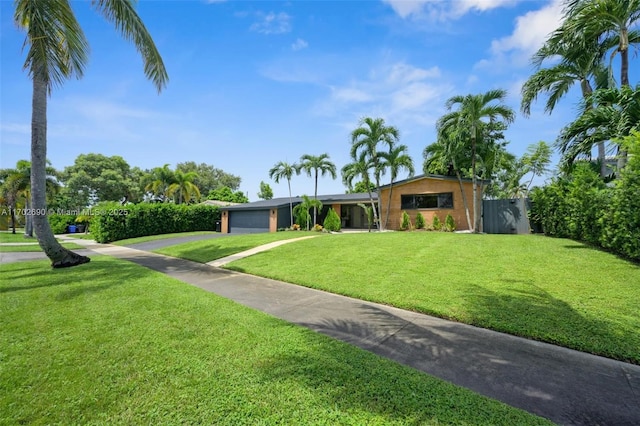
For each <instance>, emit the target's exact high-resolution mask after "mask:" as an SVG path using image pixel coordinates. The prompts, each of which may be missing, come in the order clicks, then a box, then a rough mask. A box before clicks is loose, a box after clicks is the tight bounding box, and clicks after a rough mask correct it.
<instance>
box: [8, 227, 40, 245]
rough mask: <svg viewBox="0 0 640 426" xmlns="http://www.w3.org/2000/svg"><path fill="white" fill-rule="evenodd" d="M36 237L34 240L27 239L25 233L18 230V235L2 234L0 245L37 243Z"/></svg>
mask: <svg viewBox="0 0 640 426" xmlns="http://www.w3.org/2000/svg"><path fill="white" fill-rule="evenodd" d="M37 242H38V240H36V238H35V236H34V237H33V238H29V237H25V236H24V232H23V231H18V230H16V233H15V234H13V233H11V232H4V231H3V232H0V243H37Z"/></svg>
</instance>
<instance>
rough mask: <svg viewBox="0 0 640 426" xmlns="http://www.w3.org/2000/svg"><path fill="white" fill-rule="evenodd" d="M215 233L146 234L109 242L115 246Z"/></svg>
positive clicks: (212, 232)
mask: <svg viewBox="0 0 640 426" xmlns="http://www.w3.org/2000/svg"><path fill="white" fill-rule="evenodd" d="M206 234H215V232H214V231H194V232H178V233H175V234H161V235H147V236H146V237H137V238H127V239H126V240H119V241H114V242H112V243H111V244H115V245H117V246H128V245H131V244H138V243H146V242H147V241H156V240H165V239H167V238H178V237H189V236H191V235H206Z"/></svg>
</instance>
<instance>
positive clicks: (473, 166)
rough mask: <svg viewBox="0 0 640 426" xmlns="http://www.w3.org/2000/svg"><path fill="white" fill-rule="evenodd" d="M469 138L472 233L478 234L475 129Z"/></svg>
mask: <svg viewBox="0 0 640 426" xmlns="http://www.w3.org/2000/svg"><path fill="white" fill-rule="evenodd" d="M472 132H473V134H472V136H471V181H472V185H473V232H474V233H476V234H477V233H480V214H479V211H478V178H477V177H476V134H475V133H476V129H475V126H474V128H473V130H472Z"/></svg>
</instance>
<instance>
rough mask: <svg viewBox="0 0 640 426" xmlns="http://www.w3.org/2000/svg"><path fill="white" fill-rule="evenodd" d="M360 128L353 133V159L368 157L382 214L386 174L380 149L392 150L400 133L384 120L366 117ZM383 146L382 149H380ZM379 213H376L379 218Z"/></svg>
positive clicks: (379, 210)
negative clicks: (384, 176)
mask: <svg viewBox="0 0 640 426" xmlns="http://www.w3.org/2000/svg"><path fill="white" fill-rule="evenodd" d="M359 124H360V125H359V127H358V128H357V129H355V130H354V131H353V132H351V158H352V159H354V160H355V159H356V158H358V157H359V155H360V154H364V155H365V156H366V157H368V161H369V162H370V163H371V167H372V169H373V177H374V179H375V183H376V191H377V192H378V206H377V211H378V212H379V213H380V214H382V207H381V205H382V201H381V200H380V177H381V175H383V174H384V166H383V163H382V158H381V156H380V151H379V148H382V149H383V150H384V149H386V150H389V149H391V146H392V145H393V144H394V143H395V142H397V141H398V139H399V137H400V132H399V131H398V129H397V128H395V127H393V126H387V125H386V124H385V122H384V120H383V119H382V118H375V119H374V118H371V117H365V118H363V119H362V120H360V123H359ZM379 145H382V147H379ZM377 215H378V213H376V212H374V216H376V217H377ZM377 226H378V230H382V222H381V221H378V225H377Z"/></svg>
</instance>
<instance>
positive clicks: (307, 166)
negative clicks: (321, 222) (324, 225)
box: [298, 154, 337, 225]
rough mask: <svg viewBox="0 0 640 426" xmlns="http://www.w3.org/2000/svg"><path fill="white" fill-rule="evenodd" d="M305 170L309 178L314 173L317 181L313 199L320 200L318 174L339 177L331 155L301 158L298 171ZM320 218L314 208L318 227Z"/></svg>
mask: <svg viewBox="0 0 640 426" xmlns="http://www.w3.org/2000/svg"><path fill="white" fill-rule="evenodd" d="M300 170H304V171H305V172H306V173H307V176H309V177H311V172H312V171H313V178H314V181H315V187H314V191H313V199H314V200H317V199H318V173H320V175H322V176H324V175H326V174H327V173H328V174H329V175H330V176H331V178H332V179H335V178H336V177H337V175H336V165H335V164H333V163H332V162H331V161H330V160H329V154H322V155H309V154H305V155H303V156H302V157H300V164H299V165H298V171H300ZM317 217H318V209H317V206H315V205H314V206H313V224H314V225H316V223H317V222H316V219H317Z"/></svg>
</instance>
